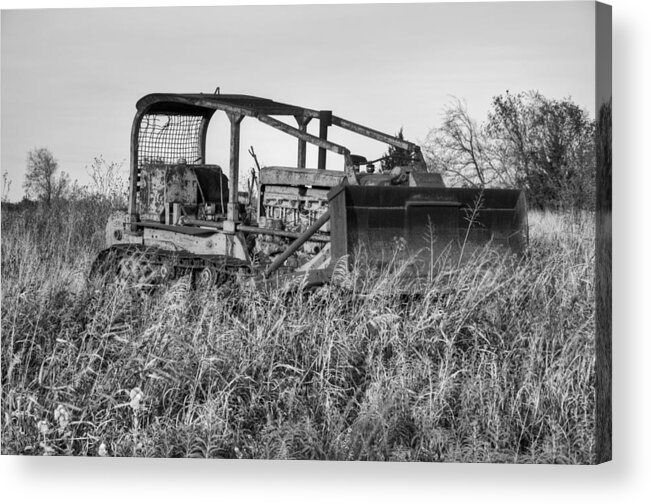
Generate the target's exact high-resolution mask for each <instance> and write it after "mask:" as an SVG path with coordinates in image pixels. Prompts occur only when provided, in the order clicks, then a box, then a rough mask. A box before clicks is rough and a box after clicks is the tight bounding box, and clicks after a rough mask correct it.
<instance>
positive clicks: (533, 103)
mask: <svg viewBox="0 0 651 504" xmlns="http://www.w3.org/2000/svg"><path fill="white" fill-rule="evenodd" d="M442 118H443V120H442V124H441V126H439V127H437V128H434V129H433V130H431V131H430V133H429V134H428V136H427V139H426V141H425V145H424V146H423V149H424V153H425V155H426V158H427V159H428V162H429V169H430V170H431V171H436V172H440V173H442V174H443V175H444V178H445V179H446V181H447V183H448V185H450V186H454V185H459V186H469V187H504V188H506V187H514V188H521V189H523V190H524V191H525V192H526V195H527V202H528V204H529V206H530V207H531V208H538V209H552V210H569V209H583V210H585V209H594V205H595V162H596V161H595V132H596V129H595V128H596V124H595V121H594V119H591V118H590V116H589V115H588V112H587V111H586V110H585V109H582V108H581V107H579V106H578V105H577V104H576V103H574V102H573V101H572V100H571V99H569V98H565V99H562V100H555V99H550V98H547V97H545V96H543V95H542V94H540V93H539V92H537V91H529V92H524V93H517V94H513V93H510V92H508V91H507V92H506V93H505V94H501V95H498V96H495V97H494V98H493V99H492V101H491V106H490V109H489V113H488V117H487V119H486V120H485V121H484V122H482V123H479V122H477V121H476V120H474V119H473V118H472V117H471V116H470V114H469V113H468V108H467V105H466V104H465V103H464V102H463V101H461V100H459V99H455V100H454V101H453V102H452V103H451V104H449V105H448V106H447V107H446V108H445V109H444V111H443V117H442Z"/></svg>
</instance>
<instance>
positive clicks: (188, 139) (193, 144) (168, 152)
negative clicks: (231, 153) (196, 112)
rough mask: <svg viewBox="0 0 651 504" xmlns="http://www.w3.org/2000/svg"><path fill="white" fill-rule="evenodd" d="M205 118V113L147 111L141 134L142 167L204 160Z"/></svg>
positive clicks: (140, 163)
mask: <svg viewBox="0 0 651 504" xmlns="http://www.w3.org/2000/svg"><path fill="white" fill-rule="evenodd" d="M201 121H202V116H187V115H168V114H147V115H145V116H144V117H143V118H142V122H141V123H140V133H139V136H138V167H141V166H142V165H144V164H174V163H187V164H199V163H201V162H202V159H201V146H200V135H201Z"/></svg>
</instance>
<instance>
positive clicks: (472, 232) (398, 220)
mask: <svg viewBox="0 0 651 504" xmlns="http://www.w3.org/2000/svg"><path fill="white" fill-rule="evenodd" d="M328 198H329V207H330V214H331V219H332V223H331V247H332V248H331V251H332V252H331V254H332V259H333V264H334V263H335V262H336V261H338V260H339V259H340V258H342V257H347V258H348V261H349V265H350V264H352V262H353V261H354V260H355V256H356V254H359V253H360V251H362V250H365V251H366V254H367V257H368V259H369V260H370V262H371V263H373V264H376V265H377V264H387V263H390V262H391V261H395V260H396V259H398V260H404V259H408V260H411V261H413V262H412V264H413V265H414V266H415V267H416V270H417V271H416V273H417V275H419V276H420V275H425V274H427V272H428V271H431V267H432V264H434V263H438V264H442V263H443V262H444V261H445V260H451V261H453V264H455V265H456V264H458V263H460V262H463V261H465V260H467V259H468V258H469V257H471V256H472V255H473V253H474V252H475V251H476V250H477V249H479V248H482V249H483V248H484V247H485V246H486V245H487V244H491V246H493V245H494V246H496V247H498V248H500V249H502V250H503V251H504V252H505V253H514V254H522V253H523V252H524V249H525V247H526V245H527V241H528V231H527V212H526V201H525V196H524V193H523V192H522V191H519V190H506V189H469V188H445V187H397V186H356V185H342V186H339V187H336V188H334V189H332V190H331V191H330V193H329V195H328Z"/></svg>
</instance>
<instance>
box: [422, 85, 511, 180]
mask: <svg viewBox="0 0 651 504" xmlns="http://www.w3.org/2000/svg"><path fill="white" fill-rule="evenodd" d="M442 119H443V121H442V124H441V126H440V127H438V128H435V129H433V130H431V131H430V132H429V134H428V136H427V139H426V141H425V146H424V152H425V155H426V156H427V159H428V161H429V164H430V168H431V169H432V171H436V172H439V173H443V174H445V175H447V178H448V179H449V180H450V182H451V183H453V184H454V185H462V186H471V187H485V186H508V185H512V184H513V182H514V181H513V179H512V175H513V174H512V173H511V170H508V169H506V168H505V166H504V165H503V163H502V162H501V159H502V156H501V153H500V149H499V145H498V144H497V143H496V142H494V141H493V140H492V138H491V137H490V136H489V135H488V134H487V130H486V126H485V125H481V124H477V122H476V121H475V120H474V119H472V117H470V114H469V113H468V107H467V105H466V103H465V102H464V101H462V100H460V99H458V98H454V99H453V101H452V102H451V103H450V104H448V106H447V107H446V108H445V109H444V110H443V116H442Z"/></svg>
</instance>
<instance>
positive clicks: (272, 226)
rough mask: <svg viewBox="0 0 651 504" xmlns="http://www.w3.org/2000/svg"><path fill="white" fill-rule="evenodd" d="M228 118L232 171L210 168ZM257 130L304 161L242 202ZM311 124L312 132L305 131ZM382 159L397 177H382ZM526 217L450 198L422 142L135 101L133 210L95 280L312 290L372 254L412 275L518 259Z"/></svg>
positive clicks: (259, 101) (161, 100) (465, 192)
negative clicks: (243, 136) (218, 132)
mask: <svg viewBox="0 0 651 504" xmlns="http://www.w3.org/2000/svg"><path fill="white" fill-rule="evenodd" d="M222 113H223V114H225V115H226V117H227V118H228V123H229V124H230V138H229V139H228V142H224V143H223V144H224V145H228V147H229V151H228V154H229V163H228V168H227V170H225V169H223V168H222V167H221V166H218V165H216V164H208V163H206V145H207V143H208V142H207V135H208V126H209V124H210V123H211V120H212V119H213V118H214V117H215V116H216V114H222ZM245 119H246V121H244V120H245ZM252 120H255V121H258V122H260V123H263V124H265V125H267V126H268V127H270V128H272V129H275V130H278V131H280V132H282V133H283V134H286V135H289V136H291V137H294V138H295V139H296V142H297V145H296V158H295V160H296V161H295V164H294V163H292V164H291V165H290V166H263V167H260V166H258V169H257V171H256V170H252V173H253V179H254V180H251V179H249V183H248V191H242V190H240V186H241V184H242V182H243V181H242V180H241V179H242V177H241V175H243V173H242V171H243V170H241V166H240V164H241V163H240V131H241V127H242V125H243V124H246V123H247V122H249V121H252ZM311 121H316V122H318V135H317V134H312V133H309V132H308V124H309V123H310V122H311ZM334 127H336V128H340V129H343V130H346V131H348V132H349V134H350V133H352V134H354V135H361V136H362V137H366V138H367V139H371V140H374V141H377V142H380V143H381V144H384V145H385V147H386V146H388V147H389V154H387V155H386V156H384V157H382V158H380V159H375V160H370V161H369V159H368V158H367V157H366V156H363V155H360V154H353V153H351V151H350V149H349V148H347V147H345V146H343V145H340V144H339V143H335V142H333V141H332V140H329V139H328V134H329V131H330V130H331V128H334ZM315 133H316V132H315ZM308 146H314V147H310V148H311V149H314V148H315V147H316V148H317V149H318V158H317V163H316V164H317V166H316V167H314V166H313V167H308V166H306V163H307V147H308ZM392 151H393V153H394V154H392ZM250 153H251V154H253V155H254V151H253V150H252V149H251V151H250ZM396 154H399V156H397V155H396ZM392 156H395V157H396V159H391V158H392ZM254 157H255V155H254ZM313 157H314V156H313ZM335 158H338V164H339V169H337V168H334V165H335V164H336V162H337V159H335ZM341 158H343V168H341V165H342V163H341ZM255 161H256V164H257V158H255ZM386 161H391V162H389V163H387V162H386ZM378 162H381V163H382V164H384V165H385V166H389V167H391V168H390V169H385V170H377V171H376V170H375V165H376V164H377V163H378ZM526 219H527V213H526V201H525V196H524V194H523V192H522V191H520V190H516V189H485V188H479V189H478V188H450V187H446V186H445V184H444V181H443V179H442V177H441V175H440V174H437V173H428V171H427V166H426V162H425V159H424V157H423V154H422V152H421V150H420V147H419V146H418V145H416V144H414V143H412V142H409V141H406V140H404V139H402V138H400V137H397V136H395V135H390V134H387V133H383V132H380V131H377V130H375V129H372V128H369V127H367V126H363V125H361V124H358V123H355V122H352V121H349V120H347V119H344V118H342V117H339V116H337V115H335V114H333V112H332V111H329V110H314V109H309V108H305V107H300V106H296V105H289V104H285V103H279V102H276V101H273V100H271V99H267V98H260V97H256V96H249V95H239V94H221V93H216V94H204V93H199V94H169V93H155V94H149V95H147V96H144V97H143V98H141V99H140V100H139V101H138V102H137V104H136V114H135V117H134V119H133V124H132V128H131V149H130V176H129V189H128V208H127V210H126V212H118V213H115V214H113V215H111V216H110V218H109V221H108V224H107V227H106V244H107V248H106V249H104V250H103V251H102V252H101V253H100V254H99V256H98V257H97V259H96V260H95V262H94V264H93V267H92V271H93V273H95V274H97V273H99V274H103V275H105V274H111V275H115V276H118V277H120V278H126V279H131V280H134V281H136V282H140V283H144V284H157V283H164V282H168V281H171V280H174V279H176V278H179V277H181V276H186V275H190V276H191V278H192V282H193V284H194V285H195V286H197V287H198V288H205V287H209V286H214V285H220V284H222V283H224V282H226V281H228V280H229V279H235V278H242V277H245V278H254V279H257V280H263V281H264V280H269V279H276V280H278V279H281V280H282V279H287V278H296V277H300V278H302V279H303V280H304V284H305V285H312V286H313V285H321V284H325V283H328V282H330V281H332V278H333V271H334V270H335V267H336V266H337V265H342V264H343V265H344V267H350V265H352V264H353V262H354V261H355V258H356V257H358V256H359V255H360V254H361V253H362V252H361V251H365V252H364V254H365V256H366V257H367V258H370V260H371V262H373V263H375V264H384V263H386V262H388V261H396V260H398V261H400V260H409V261H410V264H411V265H412V269H411V271H412V273H413V274H414V275H416V276H418V275H422V274H425V272H426V271H427V269H428V268H431V264H432V258H436V257H439V256H441V255H442V254H445V255H446V256H447V257H450V256H451V257H455V258H456V257H458V258H459V260H461V259H462V256H463V255H464V254H465V255H470V254H471V253H472V250H473V248H479V247H484V246H486V245H487V244H490V246H496V247H499V248H501V249H503V250H504V251H505V252H506V253H514V254H522V253H523V251H524V250H525V247H526V245H527V221H526Z"/></svg>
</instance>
